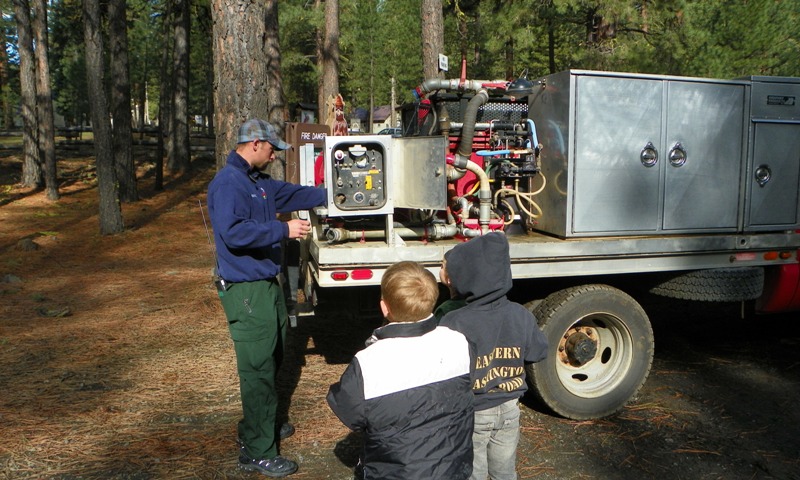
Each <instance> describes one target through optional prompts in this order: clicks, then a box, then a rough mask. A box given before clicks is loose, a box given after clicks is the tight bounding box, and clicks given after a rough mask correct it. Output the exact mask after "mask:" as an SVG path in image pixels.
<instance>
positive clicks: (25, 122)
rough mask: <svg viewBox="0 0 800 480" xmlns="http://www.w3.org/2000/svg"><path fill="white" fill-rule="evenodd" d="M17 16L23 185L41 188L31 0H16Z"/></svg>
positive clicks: (42, 181)
mask: <svg viewBox="0 0 800 480" xmlns="http://www.w3.org/2000/svg"><path fill="white" fill-rule="evenodd" d="M14 16H15V17H16V19H17V51H18V52H19V70H20V71H19V81H20V90H21V96H22V99H21V108H22V155H23V161H22V181H21V184H22V186H23V187H32V188H40V187H41V186H42V185H43V183H44V179H43V178H42V165H41V159H40V158H39V145H38V140H37V136H38V129H37V127H36V63H35V56H34V53H33V34H32V31H31V9H30V5H29V4H28V0H14Z"/></svg>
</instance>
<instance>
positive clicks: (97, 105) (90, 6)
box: [83, 0, 123, 235]
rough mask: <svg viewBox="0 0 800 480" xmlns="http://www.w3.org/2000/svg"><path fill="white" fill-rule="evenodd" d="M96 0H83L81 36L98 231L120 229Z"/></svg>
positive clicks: (120, 217)
mask: <svg viewBox="0 0 800 480" xmlns="http://www.w3.org/2000/svg"><path fill="white" fill-rule="evenodd" d="M100 27H101V21H100V0H83V36H84V43H85V47H86V53H85V55H86V80H87V83H88V87H89V91H88V92H87V95H88V97H89V109H90V110H91V112H92V132H93V134H94V152H95V157H96V162H97V186H98V188H97V189H98V192H99V195H100V233H101V234H102V235H108V234H114V233H120V232H122V230H123V223H122V211H121V209H120V204H119V191H118V189H117V179H116V172H115V171H114V156H113V154H112V152H111V124H110V122H109V120H108V105H107V104H106V96H105V94H104V86H103V80H104V79H103V72H105V65H104V62H103V37H102V34H101V31H100Z"/></svg>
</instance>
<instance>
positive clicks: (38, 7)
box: [33, 0, 59, 200]
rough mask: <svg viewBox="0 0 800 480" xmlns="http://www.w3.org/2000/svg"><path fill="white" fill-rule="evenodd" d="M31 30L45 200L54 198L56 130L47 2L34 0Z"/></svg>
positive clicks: (56, 176) (56, 178) (55, 186)
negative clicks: (49, 54)
mask: <svg viewBox="0 0 800 480" xmlns="http://www.w3.org/2000/svg"><path fill="white" fill-rule="evenodd" d="M33 4H34V6H33V9H34V15H33V31H34V36H35V40H36V50H35V55H36V97H37V100H36V112H37V113H36V117H37V119H38V130H39V131H38V137H37V139H38V144H39V159H40V161H41V162H42V163H43V164H44V184H45V190H46V192H47V199H48V200H58V198H59V194H58V174H57V172H56V132H55V121H54V119H53V96H52V93H51V90H50V66H49V64H48V60H47V59H48V49H49V46H48V45H49V41H48V38H47V37H48V34H47V3H46V1H45V0H34V2H33Z"/></svg>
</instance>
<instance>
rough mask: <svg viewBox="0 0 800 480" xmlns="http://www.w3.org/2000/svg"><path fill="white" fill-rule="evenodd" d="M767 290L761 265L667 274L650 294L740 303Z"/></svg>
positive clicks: (757, 296)
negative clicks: (669, 275) (668, 275)
mask: <svg viewBox="0 0 800 480" xmlns="http://www.w3.org/2000/svg"><path fill="white" fill-rule="evenodd" d="M763 290H764V269H763V268H761V267H743V268H715V269H712V270H695V271H691V272H687V273H679V274H677V275H674V276H671V277H666V278H665V279H664V280H663V281H661V282H659V283H658V284H657V285H656V286H654V287H652V288H651V289H650V293H653V294H655V295H660V296H662V297H668V298H678V299H681V300H697V301H703V302H741V301H746V300H755V299H757V298H759V297H760V296H761V293H762V292H763Z"/></svg>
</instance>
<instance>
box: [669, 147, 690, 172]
mask: <svg viewBox="0 0 800 480" xmlns="http://www.w3.org/2000/svg"><path fill="white" fill-rule="evenodd" d="M669 163H670V165H672V166H673V167H682V166H683V164H684V163H686V149H685V148H683V145H681V144H680V143H676V144H675V146H674V147H672V150H670V151H669Z"/></svg>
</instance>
